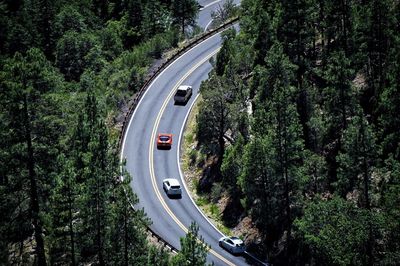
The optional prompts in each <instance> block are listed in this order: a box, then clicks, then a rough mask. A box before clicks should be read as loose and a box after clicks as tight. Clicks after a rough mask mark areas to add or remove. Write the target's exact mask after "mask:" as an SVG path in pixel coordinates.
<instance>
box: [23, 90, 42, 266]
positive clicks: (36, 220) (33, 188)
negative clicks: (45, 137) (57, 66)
mask: <svg viewBox="0 0 400 266" xmlns="http://www.w3.org/2000/svg"><path fill="white" fill-rule="evenodd" d="M24 127H25V141H26V144H27V146H28V151H27V152H28V162H27V167H28V173H29V180H30V199H31V211H32V213H31V215H32V224H33V227H34V232H35V239H36V255H37V259H38V265H39V266H44V265H46V255H45V251H44V240H43V235H42V233H43V229H42V224H41V221H40V217H39V212H40V209H39V197H38V191H37V183H36V173H35V161H34V155H33V147H32V135H31V125H30V118H29V113H28V100H27V95H24Z"/></svg>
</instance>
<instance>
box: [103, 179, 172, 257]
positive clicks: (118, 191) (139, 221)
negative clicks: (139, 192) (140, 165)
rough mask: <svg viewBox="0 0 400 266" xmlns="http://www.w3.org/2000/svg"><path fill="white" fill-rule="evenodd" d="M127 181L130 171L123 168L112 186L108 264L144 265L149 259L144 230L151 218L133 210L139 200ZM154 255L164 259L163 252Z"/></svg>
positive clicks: (129, 181) (129, 180) (128, 180)
mask: <svg viewBox="0 0 400 266" xmlns="http://www.w3.org/2000/svg"><path fill="white" fill-rule="evenodd" d="M130 183H131V179H130V177H129V174H128V173H127V172H126V171H124V172H123V175H122V176H121V180H120V182H118V183H116V184H115V186H114V188H113V200H112V202H111V208H112V209H111V214H110V215H111V221H110V224H111V230H110V231H111V232H110V246H109V249H108V254H110V256H109V257H108V263H110V264H113V265H139V264H140V265H144V264H145V263H146V260H147V259H148V258H147V257H146V254H147V253H148V252H150V251H148V248H149V247H148V245H147V241H146V229H147V226H148V225H149V223H150V221H149V220H148V219H147V218H146V216H145V214H144V212H143V210H134V209H133V206H135V205H136V204H137V203H138V202H139V200H138V198H137V196H136V195H135V194H133V192H132V189H131V187H130ZM153 251H154V250H153ZM153 255H154V257H153V259H154V260H158V259H160V260H161V261H162V260H163V259H162V257H163V256H164V255H163V254H162V252H161V253H160V254H159V255H157V254H153ZM158 256H160V257H158Z"/></svg>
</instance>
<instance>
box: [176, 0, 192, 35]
mask: <svg viewBox="0 0 400 266" xmlns="http://www.w3.org/2000/svg"><path fill="white" fill-rule="evenodd" d="M171 12H172V17H173V20H174V24H175V25H177V26H178V27H180V28H181V30H182V35H185V29H186V27H188V26H194V25H195V24H196V18H197V14H198V4H197V2H196V1H195V0H172V4H171Z"/></svg>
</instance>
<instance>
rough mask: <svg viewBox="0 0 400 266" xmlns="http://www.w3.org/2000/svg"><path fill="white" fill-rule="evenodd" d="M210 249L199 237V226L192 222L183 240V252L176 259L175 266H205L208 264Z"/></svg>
mask: <svg viewBox="0 0 400 266" xmlns="http://www.w3.org/2000/svg"><path fill="white" fill-rule="evenodd" d="M208 248H209V247H208V246H207V244H206V243H205V242H204V240H203V238H202V237H201V236H200V235H199V226H198V225H197V224H196V223H195V222H192V223H191V224H190V227H189V231H188V232H187V234H186V237H184V238H181V251H180V252H179V253H178V255H177V256H176V257H175V258H174V261H173V265H182V266H189V265H190V266H203V265H205V264H206V258H207V251H208Z"/></svg>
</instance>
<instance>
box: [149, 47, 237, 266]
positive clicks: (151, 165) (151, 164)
mask: <svg viewBox="0 0 400 266" xmlns="http://www.w3.org/2000/svg"><path fill="white" fill-rule="evenodd" d="M219 49H220V48H218V49H216V50H214V51H213V52H211V53H210V54H208V55H207V56H206V57H205V58H204V59H203V60H201V61H200V62H199V63H197V64H196V65H195V66H193V67H192V68H191V69H190V70H189V71H188V72H187V73H186V74H185V75H184V76H183V77H182V78H181V79H180V80H179V81H178V82H177V83H176V84H175V86H174V88H173V89H172V90H171V92H170V93H169V94H168V96H167V98H166V99H165V100H164V102H163V105H162V106H161V109H160V111H159V113H158V115H157V118H156V121H155V123H154V126H153V130H152V134H151V138H150V146H149V170H150V177H151V184H152V186H153V189H154V192H155V193H156V196H157V198H158V199H159V201H160V203H161V205H162V206H163V207H164V209H165V211H166V212H167V213H168V214H169V216H171V218H172V219H173V220H174V221H175V222H176V224H177V225H178V226H179V227H180V228H181V229H182V230H183V231H184V232H185V234H186V233H187V232H188V229H187V228H186V227H185V226H184V225H183V224H182V222H181V221H179V219H178V218H177V217H176V216H175V214H174V213H173V212H172V211H171V209H170V208H169V207H168V205H167V204H166V202H165V200H164V199H163V197H162V196H161V193H160V190H159V189H158V186H157V180H156V176H155V174H154V153H153V151H154V142H155V139H156V134H157V129H158V126H159V124H160V120H161V117H162V115H163V113H164V111H165V108H166V107H167V104H168V102H169V101H170V100H171V98H172V96H173V95H174V93H175V91H176V90H177V88H178V86H180V85H181V84H182V82H183V81H184V80H185V79H186V78H187V77H188V76H189V75H190V74H192V73H193V72H194V71H195V70H196V69H197V68H199V67H200V66H201V65H202V64H204V63H205V62H206V61H208V60H209V59H210V58H211V57H213V56H214V55H215V54H216V53H217V52H218V51H219ZM178 145H179V143H178ZM178 149H179V147H178ZM178 159H179V158H178ZM209 252H210V253H211V254H213V255H214V256H215V257H217V258H219V259H220V260H221V261H223V262H225V263H226V264H228V265H232V266H234V265H235V264H233V263H232V262H230V261H229V260H227V259H226V258H225V257H223V256H222V255H220V254H219V253H217V252H216V251H215V250H213V249H210V250H209Z"/></svg>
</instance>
